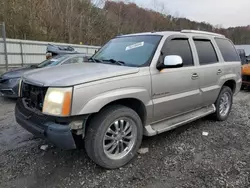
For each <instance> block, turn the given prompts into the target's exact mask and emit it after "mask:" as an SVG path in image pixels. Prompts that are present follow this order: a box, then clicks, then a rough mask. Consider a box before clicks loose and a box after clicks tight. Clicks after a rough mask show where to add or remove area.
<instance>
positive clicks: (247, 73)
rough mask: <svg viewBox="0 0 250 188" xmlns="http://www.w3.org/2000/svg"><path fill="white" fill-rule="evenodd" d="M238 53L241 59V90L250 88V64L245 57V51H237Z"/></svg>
mask: <svg viewBox="0 0 250 188" xmlns="http://www.w3.org/2000/svg"><path fill="white" fill-rule="evenodd" d="M238 53H239V55H240V58H241V64H242V68H241V70H242V71H241V73H242V89H244V88H247V89H249V88H250V62H249V59H248V58H247V56H246V53H245V50H243V49H238Z"/></svg>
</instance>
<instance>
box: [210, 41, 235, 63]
mask: <svg viewBox="0 0 250 188" xmlns="http://www.w3.org/2000/svg"><path fill="white" fill-rule="evenodd" d="M215 41H216V43H217V45H218V47H219V49H220V51H221V54H222V56H223V59H224V61H226V62H227V61H240V58H239V55H238V54H237V51H236V49H235V48H234V46H233V44H232V43H231V42H230V41H229V40H227V39H220V38H216V39H215Z"/></svg>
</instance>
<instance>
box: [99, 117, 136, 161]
mask: <svg viewBox="0 0 250 188" xmlns="http://www.w3.org/2000/svg"><path fill="white" fill-rule="evenodd" d="M136 138H137V127H136V125H135V122H133V121H132V120H131V119H128V118H125V117H124V118H120V119H118V120H116V121H115V122H113V123H112V124H111V125H110V126H109V127H108V129H107V130H106V133H105V135H104V138H103V148H104V153H105V154H106V156H107V157H108V158H110V159H112V160H119V159H122V158H123V157H125V156H126V155H127V154H128V153H129V152H130V151H131V149H132V148H133V146H134V144H135V141H136Z"/></svg>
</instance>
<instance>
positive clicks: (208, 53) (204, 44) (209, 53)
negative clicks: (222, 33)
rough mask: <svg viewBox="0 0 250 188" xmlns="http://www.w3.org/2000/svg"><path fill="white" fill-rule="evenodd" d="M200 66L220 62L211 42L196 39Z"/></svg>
mask: <svg viewBox="0 0 250 188" xmlns="http://www.w3.org/2000/svg"><path fill="white" fill-rule="evenodd" d="M194 43H195V46H196V49H197V53H198V57H199V62H200V65H207V64H213V63H217V62H218V57H217V54H216V52H215V50H214V47H213V44H212V43H211V41H210V40H203V39H194Z"/></svg>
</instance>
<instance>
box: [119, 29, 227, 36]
mask: <svg viewBox="0 0 250 188" xmlns="http://www.w3.org/2000/svg"><path fill="white" fill-rule="evenodd" d="M183 34H184V35H186V36H197V35H200V36H208V37H220V38H225V36H224V35H221V34H218V33H213V32H207V31H200V30H181V31H160V32H145V33H135V34H128V35H122V36H136V35H162V36H170V35H183Z"/></svg>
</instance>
